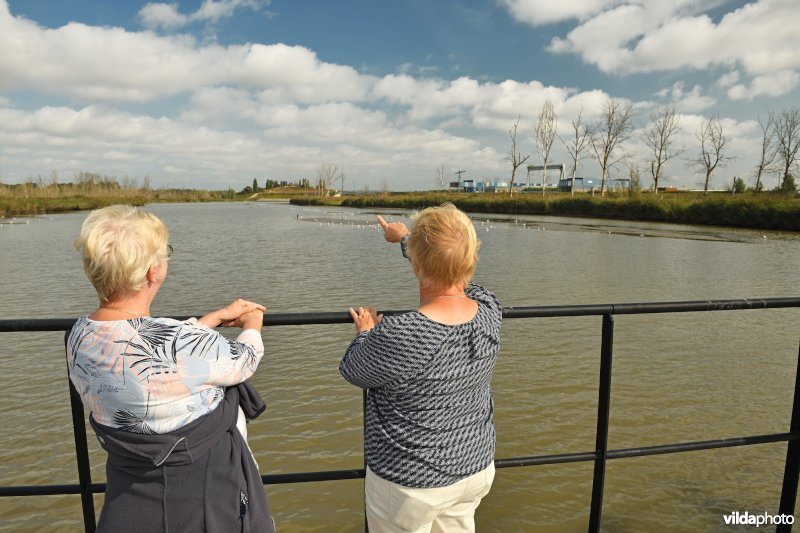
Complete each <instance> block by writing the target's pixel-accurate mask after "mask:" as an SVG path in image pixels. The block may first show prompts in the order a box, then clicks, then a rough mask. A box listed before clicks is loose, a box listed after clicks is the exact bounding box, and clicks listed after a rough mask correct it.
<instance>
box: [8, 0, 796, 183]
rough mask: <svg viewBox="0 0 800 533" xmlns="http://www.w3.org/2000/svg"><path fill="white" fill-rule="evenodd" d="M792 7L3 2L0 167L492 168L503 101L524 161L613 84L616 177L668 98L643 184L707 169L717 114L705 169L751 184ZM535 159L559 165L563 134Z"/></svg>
mask: <svg viewBox="0 0 800 533" xmlns="http://www.w3.org/2000/svg"><path fill="white" fill-rule="evenodd" d="M799 17H800V2H798V0H754V1H726V0H562V1H558V2H555V1H552V0H486V1H477V0H436V1H430V0H390V1H385V2H376V1H374V0H353V1H349V0H348V1H342V2H331V1H330V0H303V1H296V0H295V1H289V0H193V1H189V0H180V1H173V2H169V3H161V2H137V1H132V0H131V1H126V2H117V1H113V0H70V1H69V2H63V1H60V0H50V1H44V0H0V181H2V182H4V183H19V182H22V181H26V180H28V179H31V178H36V177H42V178H43V179H44V180H45V181H48V180H50V179H52V178H53V177H58V179H59V181H62V182H66V181H72V180H73V179H74V178H75V177H76V176H77V174H78V173H80V172H93V173H99V174H103V175H107V176H112V177H116V178H117V179H120V180H121V179H123V178H128V179H132V180H138V181H139V182H140V183H141V182H143V180H144V179H145V177H148V178H149V180H150V182H151V184H152V186H153V187H157V188H158V187H177V188H202V189H212V190H219V189H227V188H229V187H232V188H234V189H237V190H238V189H241V188H243V187H244V186H246V185H249V184H251V183H252V180H253V179H256V180H257V181H258V182H259V183H261V184H263V182H264V180H266V179H273V180H286V181H290V182H292V181H297V180H299V179H302V178H307V179H309V180H310V181H311V182H312V183H313V182H315V181H316V180H317V178H318V176H319V175H320V172H321V170H322V168H323V167H324V166H327V165H333V166H335V167H336V168H338V169H340V170H341V171H342V172H343V173H344V176H345V182H344V187H345V189H348V190H364V189H367V188H369V189H370V190H376V189H381V188H385V187H388V188H389V189H392V190H427V189H434V188H436V187H437V180H436V173H437V169H442V168H444V169H445V174H446V175H447V176H448V177H449V179H452V180H455V179H457V176H456V174H455V173H456V172H457V171H462V170H463V171H464V172H463V173H462V174H460V176H461V177H462V179H465V178H468V179H475V180H493V179H499V180H501V181H502V180H506V181H507V180H508V178H509V177H510V175H511V163H510V161H509V152H510V148H511V142H510V137H509V130H510V129H511V128H512V127H513V126H514V124H515V123H517V121H518V129H517V132H518V133H517V146H518V150H519V152H520V153H521V154H522V155H523V156H525V155H529V156H530V158H529V160H528V161H527V164H541V153H540V152H539V151H537V148H536V144H535V142H534V131H535V127H536V123H537V117H538V115H539V113H540V111H541V109H542V106H543V105H544V103H545V102H546V101H548V100H549V101H550V102H552V103H553V105H554V108H555V111H556V115H557V118H558V133H559V136H560V137H561V138H563V140H564V141H566V142H569V139H570V136H571V135H572V125H571V123H572V121H573V120H575V119H576V118H577V117H578V116H579V114H580V116H581V117H582V119H583V120H584V121H587V122H589V123H592V122H594V121H595V120H597V118H598V116H599V112H600V110H601V109H602V106H603V104H604V102H606V101H607V99H608V98H615V99H619V100H622V101H624V102H627V103H630V104H631V105H632V106H633V110H634V112H635V115H634V121H633V124H634V126H635V129H634V130H633V132H632V135H631V137H630V139H629V140H628V141H627V142H626V143H625V145H624V147H623V148H624V152H625V153H626V154H628V155H629V157H628V158H627V159H626V160H625V161H624V162H622V163H620V164H618V165H617V166H615V167H614V169H613V171H612V177H618V178H625V177H628V176H629V173H630V168H631V167H633V168H638V169H639V171H640V175H641V183H642V186H643V187H651V186H652V179H651V178H650V177H649V168H650V163H649V161H650V159H652V156H648V153H647V148H646V146H645V144H644V143H643V142H642V133H643V132H644V130H645V128H647V126H648V124H649V123H650V117H651V115H652V114H653V113H654V112H657V110H658V109H660V108H663V107H664V106H674V108H675V109H676V112H677V114H678V118H679V126H680V131H679V133H678V134H677V135H676V136H675V138H674V141H675V144H674V147H675V148H676V149H682V150H683V153H682V155H681V156H680V157H676V158H675V159H673V160H671V161H670V162H669V164H668V165H667V167H666V169H665V175H664V176H663V177H662V180H661V181H660V182H659V185H667V186H675V187H681V188H697V187H702V181H703V176H702V175H701V172H700V170H699V169H698V168H697V167H696V166H695V165H694V164H693V163H692V162H691V160H693V159H696V158H697V157H698V155H699V150H700V143H699V141H698V139H697V131H698V128H699V125H700V123H701V121H702V120H703V118H704V117H711V116H714V115H717V116H718V117H719V119H720V122H721V124H722V126H723V133H724V135H725V137H726V140H727V145H726V147H727V148H726V150H727V155H729V156H731V157H735V159H732V160H731V161H729V162H728V164H727V166H726V167H725V168H719V169H717V170H715V172H714V174H712V180H711V187H712V188H724V187H725V186H729V184H730V183H731V181H732V179H733V178H734V177H735V176H739V177H742V178H743V179H744V180H745V182H746V183H748V184H750V185H752V184H753V183H754V177H753V172H754V168H755V166H756V164H757V162H758V159H759V156H760V150H761V128H760V126H759V122H758V120H759V118H761V119H764V118H765V117H766V116H767V114H768V113H769V112H780V111H782V110H785V109H789V108H794V107H797V106H798V105H799V104H800V32H798V31H796V28H795V25H794V21H796V20H797V19H798V18H799ZM582 155H585V156H589V155H590V152H589V151H585V152H584V153H583V154H582ZM549 163H550V164H554V163H563V164H565V165H566V166H567V168H568V169H569V168H570V167H571V159H570V158H569V156H568V154H567V151H566V149H565V146H564V144H563V143H562V142H561V141H560V140H558V139H557V140H556V141H555V143H554V145H553V148H552V151H551V153H550V157H549ZM518 172H521V171H518ZM523 174H524V173H523ZM552 174H553V173H552V172H551V176H550V177H549V178H548V180H549V181H551V182H552V181H553V179H554V176H552ZM599 174H600V169H599V166H598V164H597V162H596V161H595V160H593V159H592V158H590V157H587V158H586V159H583V160H582V161H580V164H579V169H578V175H579V176H586V177H592V176H598V175H599ZM520 179H521V178H520V177H519V175H518V181H519V180H520ZM531 179H532V180H533V181H541V177H540V176H539V177H537V175H536V174H534V176H533V177H532V178H531ZM778 181H779V178H778V176H777V174H771V175H770V176H768V177H767V178H766V186H767V187H768V188H771V187H774V186H776V185H777V184H778Z"/></svg>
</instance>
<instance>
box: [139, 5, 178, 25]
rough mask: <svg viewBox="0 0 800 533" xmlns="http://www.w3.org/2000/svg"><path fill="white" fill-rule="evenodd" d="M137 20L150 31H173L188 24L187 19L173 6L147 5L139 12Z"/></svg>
mask: <svg viewBox="0 0 800 533" xmlns="http://www.w3.org/2000/svg"><path fill="white" fill-rule="evenodd" d="M139 18H140V19H141V21H142V24H144V26H145V27H146V28H150V29H158V28H163V29H165V30H174V29H176V28H180V27H181V26H185V25H186V24H187V23H188V22H189V17H188V16H186V15H183V14H181V13H179V12H178V6H177V5H175V4H160V3H159V4H156V3H150V4H147V5H145V6H144V7H143V8H142V9H140V10H139Z"/></svg>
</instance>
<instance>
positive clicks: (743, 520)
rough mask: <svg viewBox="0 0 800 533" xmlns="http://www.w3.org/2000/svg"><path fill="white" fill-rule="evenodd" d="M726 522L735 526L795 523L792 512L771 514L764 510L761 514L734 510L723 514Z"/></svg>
mask: <svg viewBox="0 0 800 533" xmlns="http://www.w3.org/2000/svg"><path fill="white" fill-rule="evenodd" d="M722 518H724V519H725V524H727V525H734V526H745V525H748V526H756V527H761V526H776V525H780V524H788V525H792V524H794V516H792V515H790V514H769V513H768V512H766V511H764V512H763V513H761V514H752V513H748V512H747V511H745V512H743V513H740V512H739V511H734V512H732V513H731V514H726V515H723V517H722Z"/></svg>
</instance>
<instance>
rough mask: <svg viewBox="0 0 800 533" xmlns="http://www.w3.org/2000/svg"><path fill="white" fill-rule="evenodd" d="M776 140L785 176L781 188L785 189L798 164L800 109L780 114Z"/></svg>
mask: <svg viewBox="0 0 800 533" xmlns="http://www.w3.org/2000/svg"><path fill="white" fill-rule="evenodd" d="M775 139H776V141H777V149H778V161H780V164H781V173H782V174H783V178H782V179H781V188H784V187H785V185H786V183H787V180H788V179H789V176H790V175H791V173H792V172H791V170H792V167H793V166H794V165H795V163H797V152H798V150H800V109H798V108H796V107H793V108H790V109H784V110H783V111H781V112H780V114H778V118H777V119H775Z"/></svg>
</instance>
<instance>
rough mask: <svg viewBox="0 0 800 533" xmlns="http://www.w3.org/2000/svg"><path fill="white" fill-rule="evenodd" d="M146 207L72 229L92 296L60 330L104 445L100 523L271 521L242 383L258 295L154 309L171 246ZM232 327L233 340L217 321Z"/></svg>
mask: <svg viewBox="0 0 800 533" xmlns="http://www.w3.org/2000/svg"><path fill="white" fill-rule="evenodd" d="M168 237H169V235H168V232H167V228H166V227H165V226H164V224H163V222H161V220H159V219H158V218H157V217H156V216H155V215H153V214H151V213H147V212H144V211H141V210H139V209H135V208H132V207H128V206H123V205H115V206H110V207H106V208H103V209H98V210H96V211H92V212H91V213H90V214H89V216H88V217H87V218H86V220H85V221H84V223H83V226H82V228H81V234H80V237H79V238H78V239H77V241H76V243H75V244H76V247H78V248H79V249H80V250H81V252H82V255H83V264H84V270H85V271H86V275H87V277H88V278H89V280H90V281H91V282H92V285H93V286H94V288H95V290H96V291H97V296H98V298H99V300H100V301H99V305H98V308H97V309H96V310H95V311H94V312H92V313H91V314H90V315H88V316H85V317H82V318H80V319H78V321H77V322H76V323H75V325H74V326H73V328H72V330H71V332H70V333H69V337H68V339H67V361H68V368H69V376H70V379H71V380H72V383H73V384H74V385H75V388H76V390H77V391H78V393H79V394H80V396H81V399H82V401H83V404H84V405H85V406H86V407H88V408H89V410H90V411H91V414H90V419H89V420H90V423H91V425H92V427H93V428H94V430H95V433H96V434H97V437H98V440H99V441H100V443H101V445H102V446H103V448H104V449H105V450H106V451H107V452H108V460H107V462H106V474H107V480H108V481H107V488H106V494H105V502H104V504H103V509H102V511H101V514H100V520H99V523H98V531H101V532H102V531H113V532H118V531H233V530H234V529H235V530H236V531H258V532H262V531H273V527H274V526H273V522H272V519H271V516H270V514H269V508H268V505H267V500H266V496H265V494H264V487H263V484H262V483H261V477H260V475H259V473H258V467H257V465H256V464H255V461H254V459H253V457H252V454H251V453H250V450H249V448H248V446H247V443H246V438H247V433H246V429H245V418H254V417H256V416H258V415H259V414H261V412H262V411H263V410H264V405H263V402H262V401H261V398H260V397H259V396H258V394H257V393H256V392H255V390H253V389H252V388H250V387H249V385H248V384H246V383H243V382H244V381H245V380H246V379H247V378H249V377H250V376H251V375H252V374H253V372H255V370H256V368H257V367H258V364H259V362H260V360H261V358H262V356H263V355H264V345H263V342H262V340H261V327H262V321H263V312H264V311H265V308H264V306H262V305H259V304H257V303H254V302H249V301H246V300H236V301H235V302H233V303H231V304H230V305H228V306H227V307H224V308H222V309H219V310H217V311H214V312H212V313H209V314H207V315H205V316H203V317H202V318H200V319H194V318H192V319H189V320H188V321H185V322H179V321H176V320H172V319H168V318H155V317H152V316H151V314H150V306H151V304H152V302H153V299H154V298H155V297H156V295H157V294H158V291H159V289H160V288H161V286H162V284H163V283H164V281H165V280H166V277H167V272H168V270H169V258H170V256H171V255H172V246H171V245H170V244H169V243H168ZM221 325H222V326H227V327H238V328H241V329H242V332H241V333H240V334H239V336H238V337H237V338H236V340H233V341H231V340H228V339H226V338H225V337H223V336H222V335H220V334H219V333H217V332H216V331H215V330H214V328H216V327H217V326H221Z"/></svg>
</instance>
